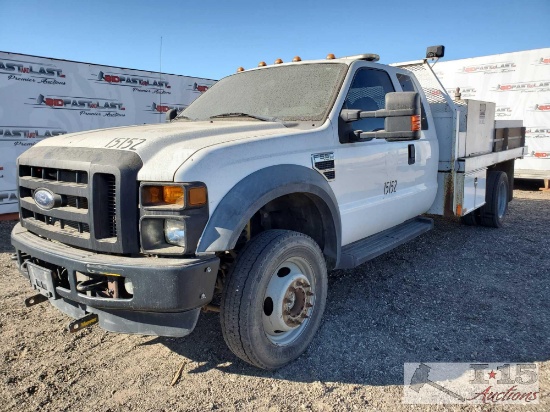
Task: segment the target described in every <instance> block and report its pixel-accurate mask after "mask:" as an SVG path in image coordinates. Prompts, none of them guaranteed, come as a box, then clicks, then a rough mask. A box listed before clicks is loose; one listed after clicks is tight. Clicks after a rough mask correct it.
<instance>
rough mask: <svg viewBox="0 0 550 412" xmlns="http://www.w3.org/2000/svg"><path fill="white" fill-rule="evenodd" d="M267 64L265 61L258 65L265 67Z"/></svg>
mask: <svg viewBox="0 0 550 412" xmlns="http://www.w3.org/2000/svg"><path fill="white" fill-rule="evenodd" d="M265 66H267V64H265V62H259V63H258V67H265Z"/></svg>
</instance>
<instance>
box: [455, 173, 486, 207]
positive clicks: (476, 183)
mask: <svg viewBox="0 0 550 412" xmlns="http://www.w3.org/2000/svg"><path fill="white" fill-rule="evenodd" d="M456 188H457V191H458V192H459V193H457V195H458V199H457V200H458V201H457V204H462V211H461V212H462V213H459V212H460V210H457V216H464V215H466V214H468V213H470V212H471V211H472V210H475V209H477V208H479V207H481V206H483V205H484V204H485V191H486V189H487V169H486V168H483V169H478V170H473V171H471V172H468V173H457V185H456ZM460 192H462V202H460V200H459V199H460V197H461V196H460Z"/></svg>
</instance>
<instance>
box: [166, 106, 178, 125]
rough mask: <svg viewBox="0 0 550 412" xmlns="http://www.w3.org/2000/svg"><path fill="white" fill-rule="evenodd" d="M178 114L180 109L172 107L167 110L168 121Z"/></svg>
mask: <svg viewBox="0 0 550 412" xmlns="http://www.w3.org/2000/svg"><path fill="white" fill-rule="evenodd" d="M177 115H178V109H170V110H168V111H167V112H166V123H170V122H171V121H172V120H174V119H175V118H176V116H177Z"/></svg>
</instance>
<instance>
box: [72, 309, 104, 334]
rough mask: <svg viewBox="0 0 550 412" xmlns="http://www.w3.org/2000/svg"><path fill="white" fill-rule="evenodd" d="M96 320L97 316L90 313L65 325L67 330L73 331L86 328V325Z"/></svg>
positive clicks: (92, 323)
mask: <svg viewBox="0 0 550 412" xmlns="http://www.w3.org/2000/svg"><path fill="white" fill-rule="evenodd" d="M98 320H99V318H98V317H97V315H96V314H95V313H90V314H89V315H86V316H84V317H82V318H80V319H77V320H74V321H72V322H71V323H69V326H67V330H68V331H69V332H71V333H75V332H78V331H79V330H81V329H84V328H87V327H88V326H92V325H95V324H96V323H97V322H98Z"/></svg>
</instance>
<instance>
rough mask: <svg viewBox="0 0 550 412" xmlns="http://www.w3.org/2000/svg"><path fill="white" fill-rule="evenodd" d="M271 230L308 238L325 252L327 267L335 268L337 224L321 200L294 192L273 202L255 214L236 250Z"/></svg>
mask: <svg viewBox="0 0 550 412" xmlns="http://www.w3.org/2000/svg"><path fill="white" fill-rule="evenodd" d="M270 229H285V230H293V231H295V232H300V233H303V234H305V235H308V236H309V237H311V238H312V239H313V240H314V241H315V242H316V243H317V244H318V245H319V247H320V248H321V250H322V251H323V253H324V255H325V257H326V259H327V266H328V267H329V268H332V267H334V266H335V264H336V234H335V228H334V223H333V220H332V216H331V214H330V210H329V208H328V206H327V205H326V204H325V203H324V201H323V200H321V199H320V198H319V197H317V196H315V195H312V194H309V193H291V194H287V195H283V196H280V197H278V198H275V199H273V200H271V201H270V202H268V203H267V204H265V205H264V206H262V207H261V208H260V209H259V210H258V211H257V212H256V213H254V215H253V216H252V218H251V219H250V221H249V222H248V224H247V226H246V227H245V229H244V231H243V233H242V235H241V237H240V238H239V241H238V242H237V248H238V247H239V245H242V244H244V243H245V242H246V241H248V240H250V239H251V238H253V237H254V236H256V235H258V234H260V233H261V232H264V231H266V230H270Z"/></svg>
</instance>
